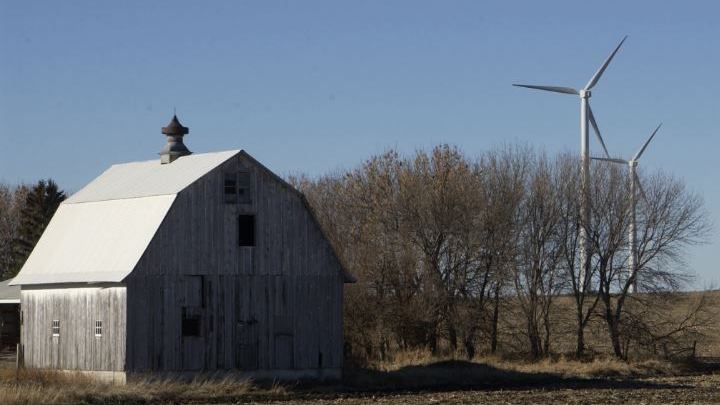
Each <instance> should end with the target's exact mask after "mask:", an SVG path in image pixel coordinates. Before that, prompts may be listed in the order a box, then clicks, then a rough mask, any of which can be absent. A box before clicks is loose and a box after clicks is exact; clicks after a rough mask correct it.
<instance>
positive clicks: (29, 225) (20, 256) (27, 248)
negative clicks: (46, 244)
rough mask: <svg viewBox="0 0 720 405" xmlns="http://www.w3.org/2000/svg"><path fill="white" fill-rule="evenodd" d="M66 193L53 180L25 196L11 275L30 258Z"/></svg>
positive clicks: (42, 182) (36, 187)
mask: <svg viewBox="0 0 720 405" xmlns="http://www.w3.org/2000/svg"><path fill="white" fill-rule="evenodd" d="M65 198H66V196H65V192H64V191H62V190H60V189H59V188H58V185H57V183H55V182H54V181H53V180H51V179H48V180H40V181H38V183H37V184H36V185H34V186H33V187H32V188H31V189H30V191H29V192H28V194H27V195H26V196H25V201H24V204H23V205H22V208H21V210H20V218H19V222H20V223H19V226H18V230H17V237H16V238H15V239H14V241H13V263H12V268H11V269H10V273H11V274H10V275H11V276H13V277H14V276H15V275H17V273H18V272H19V271H20V269H21V268H22V266H23V265H24V264H25V261H26V260H27V258H28V257H29V256H30V252H32V250H33V248H35V245H36V244H37V242H38V240H40V236H41V235H42V233H43V232H44V231H45V228H46V227H47V225H48V224H49V223H50V219H51V218H52V216H53V215H54V214H55V211H56V210H57V208H58V206H59V205H60V203H61V202H63V201H64V200H65Z"/></svg>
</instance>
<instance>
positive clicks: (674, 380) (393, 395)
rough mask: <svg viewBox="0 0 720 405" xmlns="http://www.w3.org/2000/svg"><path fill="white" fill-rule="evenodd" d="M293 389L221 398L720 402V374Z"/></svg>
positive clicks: (557, 404)
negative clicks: (414, 388)
mask: <svg viewBox="0 0 720 405" xmlns="http://www.w3.org/2000/svg"><path fill="white" fill-rule="evenodd" d="M296 395H298V394H295V395H293V394H289V395H288V397H285V398H282V399H280V398H277V399H270V400H269V399H260V400H249V401H247V402H245V401H242V400H241V401H233V402H223V403H222V404H223V405H226V404H227V405H229V404H238V403H258V404H260V403H262V404H286V405H294V404H343V405H353V404H409V405H415V404H553V405H564V404H583V405H589V404H720V375H717V374H715V375H696V376H682V377H660V378H648V379H639V380H588V381H570V382H563V381H560V382H557V383H554V384H547V385H542V386H537V387H517V388H507V387H506V388H495V389H480V390H473V389H468V390H451V391H442V390H436V391H418V392H375V393H371V392H370V393H340V394H334V395H332V394H326V395H322V394H305V396H304V397H297V396H296Z"/></svg>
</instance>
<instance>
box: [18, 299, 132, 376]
mask: <svg viewBox="0 0 720 405" xmlns="http://www.w3.org/2000/svg"><path fill="white" fill-rule="evenodd" d="M125 293H126V289H125V287H124V286H112V287H99V288H98V287H92V288H90V287H85V288H58V287H57V286H55V287H52V288H41V287H40V288H38V287H34V288H32V289H27V287H23V289H22V291H21V292H20V296H21V298H20V300H21V302H22V312H23V316H22V318H23V324H22V328H21V330H22V342H23V345H24V356H25V357H24V360H25V364H26V365H27V366H31V367H43V368H56V369H63V370H93V371H124V369H125V337H126V335H125V321H126V316H125V313H126V294H125ZM54 319H57V320H59V321H60V336H57V337H53V336H52V321H53V320H54ZM96 320H101V321H102V336H101V337H96V336H95V321H96Z"/></svg>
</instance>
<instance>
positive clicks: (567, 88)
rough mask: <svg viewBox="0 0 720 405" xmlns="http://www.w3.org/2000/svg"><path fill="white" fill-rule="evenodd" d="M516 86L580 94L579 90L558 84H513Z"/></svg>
mask: <svg viewBox="0 0 720 405" xmlns="http://www.w3.org/2000/svg"><path fill="white" fill-rule="evenodd" d="M513 86H515V87H526V88H528V89H535V90H545V91H552V92H555V93H564V94H575V95H578V94H580V92H579V91H577V90H575V89H573V88H570V87H557V86H533V85H530V84H513Z"/></svg>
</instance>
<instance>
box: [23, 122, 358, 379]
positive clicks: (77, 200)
mask: <svg viewBox="0 0 720 405" xmlns="http://www.w3.org/2000/svg"><path fill="white" fill-rule="evenodd" d="M187 132H188V130H187V128H185V127H183V126H182V125H181V124H180V122H179V121H178V120H177V118H176V117H173V120H172V121H171V123H170V125H168V126H167V127H163V133H164V134H166V135H167V137H168V141H167V143H166V145H165V147H164V148H163V150H162V151H161V153H160V155H161V158H160V159H156V160H151V161H145V162H136V163H127V164H118V165H114V166H112V167H110V168H109V169H108V170H107V171H105V172H104V173H103V174H101V175H100V176H99V177H98V178H96V179H95V180H93V181H92V182H90V183H89V184H88V185H87V186H85V187H84V188H83V189H81V190H80V191H78V192H77V193H76V194H74V195H73V196H71V197H70V198H69V199H67V200H66V201H65V202H63V203H62V204H61V205H60V207H59V209H58V210H57V213H56V214H55V216H54V217H53V219H52V221H51V222H50V224H49V225H48V227H47V229H46V230H45V232H44V234H43V235H42V237H41V239H40V241H39V242H38V244H37V246H36V247H35V249H34V251H33V252H32V254H31V255H30V257H29V259H28V260H27V262H26V264H25V266H24V267H23V268H22V270H21V271H20V273H19V274H18V276H17V277H16V278H15V280H14V282H13V284H15V285H20V286H21V303H22V317H23V327H22V334H21V342H22V348H23V356H24V363H25V365H26V366H32V367H47V368H55V369H63V370H84V371H92V372H94V373H95V374H96V375H99V376H101V377H103V378H112V379H113V380H115V381H124V380H125V378H126V374H127V373H135V372H137V373H146V372H161V373H196V372H216V371H219V370H228V371H238V372H245V373H248V374H250V375H252V376H254V377H256V378H285V379H292V378H305V377H310V378H336V377H339V375H340V372H341V367H342V360H343V335H342V333H343V332H342V331H343V328H342V299H343V283H346V282H352V281H353V279H352V276H351V275H349V274H348V273H346V272H345V271H344V269H343V267H342V265H341V263H340V260H339V259H338V257H337V255H336V254H335V252H334V250H333V248H332V246H331V245H330V243H329V241H328V240H327V238H326V237H325V235H324V234H323V231H322V229H321V228H320V226H319V224H318V222H317V221H316V219H315V217H314V216H313V213H312V210H311V209H310V207H309V205H308V203H307V201H306V200H305V198H304V196H303V195H302V194H301V193H300V192H298V191H297V190H296V189H294V188H293V187H292V186H290V185H289V184H287V183H286V182H285V181H283V180H282V179H281V178H279V177H278V176H276V175H275V174H273V173H272V172H271V171H270V170H268V169H267V168H265V167H264V166H263V165H261V164H260V163H258V162H257V161H256V160H255V159H253V158H252V157H251V156H250V155H248V154H247V153H246V152H244V151H227V152H219V153H207V154H190V152H189V151H188V150H187V148H186V147H185V145H184V144H183V135H184V134H186V133H187Z"/></svg>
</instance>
